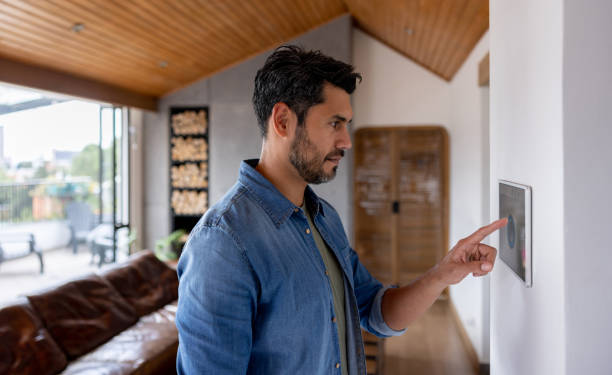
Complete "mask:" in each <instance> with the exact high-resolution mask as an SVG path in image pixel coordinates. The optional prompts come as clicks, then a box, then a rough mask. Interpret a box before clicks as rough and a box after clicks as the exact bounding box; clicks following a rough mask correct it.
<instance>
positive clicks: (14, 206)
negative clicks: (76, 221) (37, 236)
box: [0, 177, 99, 225]
mask: <svg viewBox="0 0 612 375" xmlns="http://www.w3.org/2000/svg"><path fill="white" fill-rule="evenodd" d="M97 185H98V184H97V182H94V181H92V180H91V178H89V177H77V178H71V179H65V180H63V181H60V182H45V181H35V180H34V181H29V182H26V183H10V184H0V225H5V224H13V223H23V222H36V221H43V220H54V219H65V217H66V213H65V209H64V207H65V205H66V204H67V203H68V202H71V201H73V200H75V199H77V200H86V201H88V202H89V203H90V204H91V206H92V210H93V211H94V212H95V211H97V209H98V206H99V203H98V202H99V201H98V195H97V191H96V190H97V189H98V186H97Z"/></svg>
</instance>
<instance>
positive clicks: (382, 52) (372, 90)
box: [353, 29, 450, 129]
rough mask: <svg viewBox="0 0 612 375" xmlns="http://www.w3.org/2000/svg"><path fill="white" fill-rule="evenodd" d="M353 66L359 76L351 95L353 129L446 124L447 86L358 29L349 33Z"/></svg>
mask: <svg viewBox="0 0 612 375" xmlns="http://www.w3.org/2000/svg"><path fill="white" fill-rule="evenodd" d="M353 65H354V66H355V69H356V71H358V72H361V74H362V76H363V81H362V82H361V84H360V85H358V86H357V90H356V91H355V93H354V94H353V112H354V114H353V123H354V128H355V129H358V128H360V127H364V126H388V125H442V126H446V125H447V124H448V122H449V114H450V90H449V85H448V83H447V82H446V81H445V80H443V79H441V78H440V77H438V76H436V75H434V74H433V73H430V72H429V71H427V70H425V69H423V68H422V67H421V66H419V65H417V64H415V63H414V62H412V61H411V60H409V59H407V58H406V57H404V56H402V55H400V54H399V53H397V52H395V51H393V50H392V49H390V48H389V47H387V46H385V45H383V44H382V43H380V42H378V41H377V40H375V39H374V38H372V37H370V36H368V35H367V34H365V33H364V32H362V31H361V30H359V29H355V30H354V31H353Z"/></svg>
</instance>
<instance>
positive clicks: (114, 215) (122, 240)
mask: <svg viewBox="0 0 612 375" xmlns="http://www.w3.org/2000/svg"><path fill="white" fill-rule="evenodd" d="M125 112H126V111H124V110H123V109H122V108H120V107H110V106H109V107H107V106H103V107H100V142H99V148H100V153H99V155H100V159H99V163H100V175H99V180H100V187H101V188H100V197H99V199H100V212H99V222H100V225H99V226H98V231H99V234H100V236H98V238H96V239H95V240H94V241H95V243H94V244H93V247H94V253H96V254H97V256H98V257H99V264H100V265H101V264H102V263H107V262H116V261H117V257H118V255H120V256H125V255H127V254H128V252H129V239H128V238H129V156H128V155H129V152H128V145H129V140H128V136H129V135H128V134H129V133H128V129H127V124H126V121H125V119H126V115H125Z"/></svg>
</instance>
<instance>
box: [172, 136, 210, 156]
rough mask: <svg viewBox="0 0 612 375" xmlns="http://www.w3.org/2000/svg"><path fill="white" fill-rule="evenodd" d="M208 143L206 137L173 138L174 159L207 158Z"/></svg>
mask: <svg viewBox="0 0 612 375" xmlns="http://www.w3.org/2000/svg"><path fill="white" fill-rule="evenodd" d="M207 153H208V144H207V143H206V139H204V138H191V137H187V138H182V137H173V138H172V160H175V161H186V160H207Z"/></svg>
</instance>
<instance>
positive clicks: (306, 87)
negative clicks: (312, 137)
mask: <svg viewBox="0 0 612 375" xmlns="http://www.w3.org/2000/svg"><path fill="white" fill-rule="evenodd" d="M353 70H354V68H353V66H352V65H350V64H347V63H344V62H342V61H338V60H335V59H333V58H331V57H329V56H325V55H324V54H322V53H321V52H320V51H305V50H304V49H303V48H301V47H298V46H292V45H284V46H280V47H278V48H277V49H276V50H275V51H274V52H273V53H272V54H271V55H270V56H269V57H268V58H267V60H266V63H265V64H264V66H263V67H262V68H261V69H259V70H258V71H257V75H256V76H255V91H254V92H253V107H254V108H255V115H256V116H257V122H258V124H259V129H260V131H261V135H262V136H263V137H264V138H265V137H266V135H267V131H268V129H267V127H268V126H267V123H268V118H269V117H270V115H271V114H272V108H273V107H274V105H275V104H276V103H279V102H282V103H285V104H287V106H288V107H289V108H291V110H292V111H293V112H295V114H296V115H297V119H298V125H300V126H301V125H303V123H304V119H305V118H306V113H307V112H308V109H309V108H310V107H312V106H313V105H316V104H319V103H323V101H324V98H323V84H324V83H325V82H329V83H331V84H332V85H334V86H337V87H339V88H342V89H344V91H346V92H347V93H349V94H352V93H353V91H355V85H356V81H357V79H359V81H361V74H359V73H355V72H354V71H353Z"/></svg>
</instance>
